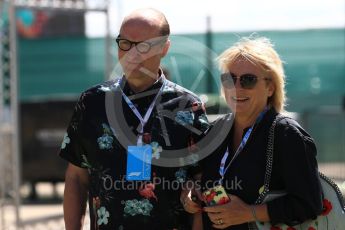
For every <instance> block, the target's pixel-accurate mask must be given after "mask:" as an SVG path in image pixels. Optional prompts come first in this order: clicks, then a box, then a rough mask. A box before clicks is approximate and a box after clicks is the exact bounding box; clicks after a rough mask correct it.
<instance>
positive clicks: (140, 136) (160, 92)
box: [119, 74, 166, 146]
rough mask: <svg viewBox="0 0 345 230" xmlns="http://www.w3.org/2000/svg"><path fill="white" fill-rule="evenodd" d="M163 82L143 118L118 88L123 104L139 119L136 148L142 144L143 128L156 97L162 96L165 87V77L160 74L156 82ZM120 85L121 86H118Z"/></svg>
mask: <svg viewBox="0 0 345 230" xmlns="http://www.w3.org/2000/svg"><path fill="white" fill-rule="evenodd" d="M161 79H162V80H163V84H162V86H161V88H160V89H159V92H158V93H157V95H156V96H155V98H154V99H153V101H152V102H151V105H150V107H149V108H148V110H147V111H146V113H145V115H144V117H142V116H141V114H140V112H139V111H138V109H137V108H136V107H135V105H134V104H133V103H132V101H131V100H130V99H129V98H128V97H127V95H126V94H125V93H124V92H123V90H122V89H121V87H119V89H120V91H121V93H122V97H123V99H124V100H125V102H126V103H127V105H128V106H129V108H130V109H131V110H132V111H133V113H134V114H135V116H136V117H137V118H138V119H139V121H140V125H139V127H138V129H137V131H138V133H139V135H138V141H137V145H138V146H141V145H142V144H143V134H144V127H145V125H146V123H147V122H148V120H149V118H150V116H151V113H152V111H153V108H154V107H155V105H156V101H157V99H158V97H159V96H160V95H161V94H162V91H163V88H164V85H165V82H166V81H165V77H164V75H163V74H162V76H161V77H160V78H159V79H158V80H157V81H160V80H161ZM120 81H122V79H121V80H120ZM119 85H121V84H119Z"/></svg>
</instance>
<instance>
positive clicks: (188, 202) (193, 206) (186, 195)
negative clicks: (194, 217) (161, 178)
mask: <svg viewBox="0 0 345 230" xmlns="http://www.w3.org/2000/svg"><path fill="white" fill-rule="evenodd" d="M193 193H196V194H197V197H198V198H199V199H200V197H201V195H200V194H199V193H200V191H195V190H194V191H193ZM180 201H181V203H182V205H183V208H184V210H185V211H186V212H189V213H191V214H194V213H198V212H201V211H202V208H201V206H200V205H199V204H198V203H197V202H195V201H193V200H192V190H182V192H181V196H180Z"/></svg>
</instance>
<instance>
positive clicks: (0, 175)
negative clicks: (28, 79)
mask: <svg viewBox="0 0 345 230" xmlns="http://www.w3.org/2000/svg"><path fill="white" fill-rule="evenodd" d="M4 7H5V6H4V3H3V1H0V146H4V142H3V138H4V135H3V122H4V114H3V113H4V93H3V90H4V82H3V78H4V69H3V61H4V59H3V45H4V43H3V42H4V41H3V39H4V36H5V31H4V28H5V24H4V23H5V21H4V18H3V17H4V16H3V12H4ZM3 164H5V152H4V150H3V148H0V183H1V184H0V227H1V229H5V210H4V209H5V187H6V186H5V169H4V165H3Z"/></svg>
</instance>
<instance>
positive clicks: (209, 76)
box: [206, 16, 214, 93]
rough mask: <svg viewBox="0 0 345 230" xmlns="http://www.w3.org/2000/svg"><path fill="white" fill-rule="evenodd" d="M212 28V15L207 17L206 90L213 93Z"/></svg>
mask: <svg viewBox="0 0 345 230" xmlns="http://www.w3.org/2000/svg"><path fill="white" fill-rule="evenodd" d="M212 43H213V42H212V29H211V17H210V16H207V17H206V46H207V51H206V66H207V70H206V80H207V86H206V87H207V88H206V92H207V93H212V92H213V85H214V84H213V79H212V72H213V61H212V58H213V57H212V52H211V51H212V46H213V44H212Z"/></svg>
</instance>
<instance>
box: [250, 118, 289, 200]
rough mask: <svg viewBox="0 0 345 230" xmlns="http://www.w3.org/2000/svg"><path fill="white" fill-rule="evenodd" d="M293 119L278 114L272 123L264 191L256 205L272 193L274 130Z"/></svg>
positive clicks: (267, 150)
mask: <svg viewBox="0 0 345 230" xmlns="http://www.w3.org/2000/svg"><path fill="white" fill-rule="evenodd" d="M284 118H287V119H292V118H290V117H287V116H284V115H282V114H278V115H277V116H276V117H275V119H274V120H273V122H272V125H271V127H270V130H269V132H268V142H267V149H266V171H265V179H264V190H263V192H262V193H260V195H259V197H258V198H257V199H256V201H255V204H261V203H262V202H263V200H264V198H265V196H266V195H267V193H268V192H269V191H270V181H271V175H272V167H273V151H274V130H275V128H276V125H277V123H278V122H279V121H280V120H282V119H284Z"/></svg>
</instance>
